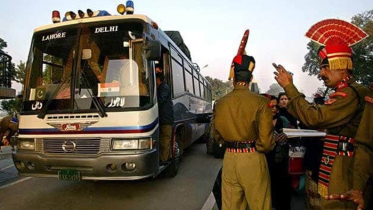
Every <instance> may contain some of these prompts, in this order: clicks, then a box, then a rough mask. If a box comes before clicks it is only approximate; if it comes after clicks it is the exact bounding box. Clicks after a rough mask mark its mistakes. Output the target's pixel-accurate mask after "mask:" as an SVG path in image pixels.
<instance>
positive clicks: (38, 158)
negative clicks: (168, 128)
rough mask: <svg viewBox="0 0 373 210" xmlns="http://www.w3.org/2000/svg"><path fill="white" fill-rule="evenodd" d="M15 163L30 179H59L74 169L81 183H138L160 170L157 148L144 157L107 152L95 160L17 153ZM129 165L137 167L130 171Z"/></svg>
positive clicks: (19, 170)
mask: <svg viewBox="0 0 373 210" xmlns="http://www.w3.org/2000/svg"><path fill="white" fill-rule="evenodd" d="M13 161H14V164H15V166H16V168H17V170H18V173H19V174H20V175H22V176H30V177H55V178H59V172H61V171H66V170H73V171H77V172H79V173H80V180H138V179H144V178H148V177H155V176H157V175H158V171H159V157H158V152H157V150H155V149H154V150H150V151H147V152H144V153H140V154H109V153H105V154H101V155H99V156H95V157H83V156H80V157H67V156H66V157H65V156H64V155H60V156H49V155H48V156H45V155H43V154H35V153H19V152H17V153H15V154H13ZM126 164H127V167H126ZM133 164H134V165H133ZM128 166H132V167H130V169H132V168H133V166H135V167H134V168H133V169H132V170H130V169H128Z"/></svg>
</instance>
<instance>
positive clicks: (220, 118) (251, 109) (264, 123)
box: [213, 85, 275, 152]
mask: <svg viewBox="0 0 373 210" xmlns="http://www.w3.org/2000/svg"><path fill="white" fill-rule="evenodd" d="M268 104H269V100H268V99H267V98H265V97H264V96H261V95H258V94H256V93H253V92H251V91H250V90H249V89H248V88H247V87H245V86H239V85H236V86H235V87H234V90H233V91H232V92H230V93H228V94H227V95H225V96H224V97H223V98H221V99H219V100H218V101H217V102H216V104H215V107H214V116H213V123H214V127H215V129H214V138H215V140H219V139H220V138H222V139H223V140H224V141H255V144H256V149H257V150H258V151H259V152H268V151H271V150H272V149H273V147H274V146H275V143H274V136H273V131H274V128H273V122H272V112H271V109H270V108H269V107H268Z"/></svg>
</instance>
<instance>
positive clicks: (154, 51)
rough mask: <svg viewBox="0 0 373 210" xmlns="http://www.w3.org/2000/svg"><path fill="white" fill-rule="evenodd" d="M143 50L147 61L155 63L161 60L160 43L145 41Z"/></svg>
mask: <svg viewBox="0 0 373 210" xmlns="http://www.w3.org/2000/svg"><path fill="white" fill-rule="evenodd" d="M143 49H144V51H145V56H146V58H147V59H148V60H150V61H157V60H160V59H161V43H159V42H158V41H154V40H149V39H146V41H145V43H144V46H143Z"/></svg>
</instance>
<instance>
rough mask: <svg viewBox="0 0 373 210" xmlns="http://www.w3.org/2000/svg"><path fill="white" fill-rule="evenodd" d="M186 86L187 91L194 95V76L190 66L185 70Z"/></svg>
mask: <svg viewBox="0 0 373 210" xmlns="http://www.w3.org/2000/svg"><path fill="white" fill-rule="evenodd" d="M185 70H186V71H185V86H186V91H187V92H189V93H191V94H194V88H193V76H192V73H191V68H190V67H189V65H187V66H186V68H185Z"/></svg>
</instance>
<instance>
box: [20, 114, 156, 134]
mask: <svg viewBox="0 0 373 210" xmlns="http://www.w3.org/2000/svg"><path fill="white" fill-rule="evenodd" d="M157 124H158V118H156V119H155V120H154V121H153V122H152V123H150V124H149V125H144V126H126V127H87V128H85V129H83V130H82V131H60V130H59V129H57V128H45V129H19V134H32V135H35V134H36V135H41V134H113V133H144V132H148V131H151V130H153V129H154V128H155V126H156V125H157Z"/></svg>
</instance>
